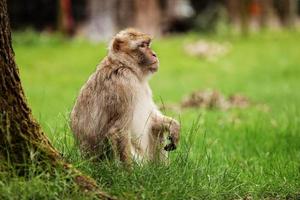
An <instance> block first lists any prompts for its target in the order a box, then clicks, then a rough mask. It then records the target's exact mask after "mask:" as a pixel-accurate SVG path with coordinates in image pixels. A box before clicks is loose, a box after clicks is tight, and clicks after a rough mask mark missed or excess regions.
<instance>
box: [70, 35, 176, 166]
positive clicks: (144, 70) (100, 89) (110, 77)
mask: <svg viewBox="0 0 300 200" xmlns="http://www.w3.org/2000/svg"><path fill="white" fill-rule="evenodd" d="M150 40H151V38H150V37H149V36H148V35H146V34H143V33H140V32H138V31H135V30H133V29H127V30H124V31H121V32H120V33H118V34H117V35H116V36H115V37H114V38H113V39H112V41H111V44H110V47H109V53H108V56H107V57H105V58H104V59H103V61H102V62H101V63H100V64H99V66H98V67H97V69H96V71H95V72H94V73H93V74H92V75H91V76H90V78H89V79H88V81H87V82H86V83H85V84H84V85H83V87H82V88H81V90H80V93H79V96H78V98H77V101H76V103H75V105H74V108H73V110H72V112H71V123H70V124H71V128H72V131H73V132H74V134H75V137H76V139H77V141H78V142H79V145H80V147H81V150H82V151H83V152H84V153H88V155H90V154H91V155H96V156H100V157H102V156H103V155H109V156H110V155H115V156H116V157H118V158H119V159H120V160H121V161H123V162H126V163H130V162H131V159H132V155H131V149H132V147H134V148H135V150H136V151H137V152H142V151H143V150H142V149H143V147H142V146H141V145H140V144H139V142H137V141H135V140H134V139H133V137H132V134H131V126H132V121H133V115H134V109H135V105H136V103H137V99H138V98H139V90H140V88H141V85H143V84H145V85H146V90H145V91H146V92H148V93H149V95H151V90H150V88H148V83H147V79H148V78H147V77H148V76H149V75H151V74H152V73H153V72H154V71H156V70H157V67H158V60H157V58H156V55H155V54H154V52H153V51H152V50H151V49H150V48H149V47H143V46H142V47H140V46H141V43H145V44H149V43H150ZM155 61H157V62H155ZM153 62H155V63H153ZM155 111H156V110H155ZM150 120H151V122H150V125H151V127H152V128H151V130H150V131H149V133H148V132H147V134H149V135H150V134H151V135H150V136H149V138H150V139H149V140H150V144H149V152H150V153H147V154H146V155H145V156H146V157H148V158H147V159H151V160H152V159H154V158H153V157H154V151H155V150H154V149H155V148H156V146H157V145H156V144H157V143H159V144H162V143H163V142H164V141H163V136H162V135H163V132H165V131H168V132H170V137H171V144H172V145H173V146H172V147H173V148H169V149H168V148H167V147H166V148H167V149H166V150H173V149H174V147H175V148H176V145H177V144H178V140H179V131H180V130H179V129H180V126H179V124H178V122H177V121H176V120H174V119H171V118H168V117H165V116H163V115H162V114H160V112H159V111H158V110H157V114H155V115H151V117H150ZM111 150H112V151H111ZM106 151H109V152H110V153H109V154H104V152H106ZM160 151H163V150H162V149H161V150H160Z"/></svg>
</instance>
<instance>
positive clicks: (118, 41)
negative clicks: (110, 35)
mask: <svg viewBox="0 0 300 200" xmlns="http://www.w3.org/2000/svg"><path fill="white" fill-rule="evenodd" d="M123 43H124V42H123V41H122V40H121V39H119V38H115V39H114V41H113V44H112V48H113V50H114V51H120V49H121V45H122V44H123Z"/></svg>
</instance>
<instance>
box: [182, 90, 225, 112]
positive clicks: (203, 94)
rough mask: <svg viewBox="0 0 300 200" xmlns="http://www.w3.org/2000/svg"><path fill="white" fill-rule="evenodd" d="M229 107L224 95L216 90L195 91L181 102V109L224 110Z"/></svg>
mask: <svg viewBox="0 0 300 200" xmlns="http://www.w3.org/2000/svg"><path fill="white" fill-rule="evenodd" d="M229 106H230V105H229V102H228V101H227V100H226V98H225V97H224V95H223V94H221V93H220V92H218V91H216V90H213V91H212V90H204V91H195V92H193V93H192V94H190V95H189V96H187V97H185V98H184V99H183V100H182V102H181V107H182V108H207V109H215V108H216V109H222V110H226V109H228V108H229Z"/></svg>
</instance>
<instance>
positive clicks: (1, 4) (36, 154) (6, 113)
mask: <svg viewBox="0 0 300 200" xmlns="http://www.w3.org/2000/svg"><path fill="white" fill-rule="evenodd" d="M0 159H1V160H0V161H1V162H0V163H1V164H0V165H7V166H9V165H13V166H15V167H16V168H17V169H18V171H19V175H23V174H24V173H25V172H26V165H24V163H32V162H33V161H34V162H38V164H40V165H41V166H45V167H46V166H49V165H50V166H51V167H52V168H53V169H54V168H56V167H57V168H58V167H60V168H63V169H64V170H66V172H68V173H71V174H72V175H73V177H74V181H75V182H76V183H77V184H78V186H79V187H80V188H82V189H83V190H84V191H93V192H96V193H97V194H98V196H99V197H100V198H103V199H105V198H106V199H108V198H109V196H107V195H106V194H105V193H103V192H101V191H100V190H99V188H98V187H97V185H96V183H95V181H94V180H93V179H91V178H89V177H87V176H84V175H83V174H81V173H80V172H79V171H77V170H76V169H74V168H73V167H72V166H71V165H70V164H68V163H66V162H64V160H63V158H62V157H61V156H60V154H59V152H58V151H57V150H56V149H55V148H54V147H53V146H52V145H51V143H50V142H49V140H48V138H47V137H46V135H45V134H44V132H43V131H42V129H41V127H40V125H39V124H38V123H37V122H36V120H35V119H34V118H33V116H32V113H31V109H30V108H29V107H28V105H27V101H26V98H25V95H24V91H23V88H22V85H21V81H20V77H19V70H18V68H17V66H16V63H15V59H14V52H13V48H12V43H11V30H10V25H9V19H8V14H7V4H6V0H0ZM1 168H3V169H5V166H0V169H1Z"/></svg>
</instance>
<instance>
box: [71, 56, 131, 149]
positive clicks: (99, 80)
mask: <svg viewBox="0 0 300 200" xmlns="http://www.w3.org/2000/svg"><path fill="white" fill-rule="evenodd" d="M135 80H136V77H135V75H134V73H133V72H132V71H131V70H130V68H128V67H125V66H123V65H120V64H116V63H112V62H110V61H109V60H108V59H107V58H105V59H104V60H103V61H102V62H101V63H100V65H99V66H98V67H97V70H96V71H95V72H94V73H93V74H92V75H91V76H90V77H89V79H88V81H87V82H86V83H85V84H84V85H83V86H82V88H81V90H80V92H79V95H78V98H77V100H76V102H75V105H74V107H73V109H72V112H71V116H70V117H71V120H70V125H71V129H72V131H73V133H74V134H75V137H76V139H77V140H78V142H79V144H80V146H81V147H84V149H86V148H88V149H95V148H96V147H97V146H99V145H101V144H102V142H103V141H104V140H105V139H106V138H107V134H109V132H110V129H111V128H112V127H113V126H114V125H115V123H121V124H122V125H123V127H124V129H126V127H127V126H128V125H129V124H130V121H131V119H132V112H133V109H132V101H133V98H134V91H135V88H133V85H135V84H132V82H134V81H135Z"/></svg>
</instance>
